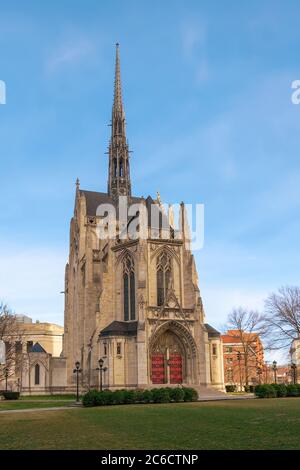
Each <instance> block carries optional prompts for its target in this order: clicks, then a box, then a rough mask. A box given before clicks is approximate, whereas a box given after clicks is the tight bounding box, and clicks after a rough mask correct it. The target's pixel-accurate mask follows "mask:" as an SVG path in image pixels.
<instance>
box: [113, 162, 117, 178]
mask: <svg viewBox="0 0 300 470" xmlns="http://www.w3.org/2000/svg"><path fill="white" fill-rule="evenodd" d="M113 165H114V169H113V172H114V173H113V175H114V177H115V178H116V177H117V159H116V158H114V160H113Z"/></svg>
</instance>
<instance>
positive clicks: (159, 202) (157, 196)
mask: <svg viewBox="0 0 300 470" xmlns="http://www.w3.org/2000/svg"><path fill="white" fill-rule="evenodd" d="M156 199H157V202H158V204H159V206H161V198H160V193H159V191H156Z"/></svg>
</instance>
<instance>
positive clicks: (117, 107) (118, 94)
mask: <svg viewBox="0 0 300 470" xmlns="http://www.w3.org/2000/svg"><path fill="white" fill-rule="evenodd" d="M113 109H114V112H121V113H124V110H123V103H122V88H121V70H120V51H119V43H118V42H117V44H116V68H115V89H114V106H113Z"/></svg>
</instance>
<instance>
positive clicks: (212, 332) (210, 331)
mask: <svg viewBox="0 0 300 470" xmlns="http://www.w3.org/2000/svg"><path fill="white" fill-rule="evenodd" d="M205 328H206V331H207V332H208V336H209V337H211V338H219V337H220V336H221V333H220V332H219V331H218V330H216V329H215V328H213V327H212V326H211V325H209V324H208V323H205Z"/></svg>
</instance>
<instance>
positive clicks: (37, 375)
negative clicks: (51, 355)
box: [34, 364, 40, 385]
mask: <svg viewBox="0 0 300 470" xmlns="http://www.w3.org/2000/svg"><path fill="white" fill-rule="evenodd" d="M34 385H40V365H39V364H36V365H35V366H34Z"/></svg>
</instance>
